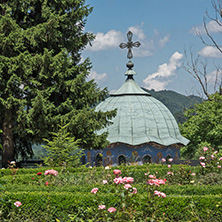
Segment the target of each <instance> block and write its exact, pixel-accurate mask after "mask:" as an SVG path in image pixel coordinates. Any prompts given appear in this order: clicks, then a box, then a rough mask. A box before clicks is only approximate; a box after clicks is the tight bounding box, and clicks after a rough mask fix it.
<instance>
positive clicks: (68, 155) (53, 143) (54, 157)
mask: <svg viewBox="0 0 222 222" xmlns="http://www.w3.org/2000/svg"><path fill="white" fill-rule="evenodd" d="M67 127H68V124H67V125H65V126H60V129H59V131H58V132H56V133H55V132H52V135H53V136H52V140H48V139H44V141H45V142H46V145H44V146H43V147H44V148H45V150H46V151H47V155H46V156H45V157H44V163H45V164H47V165H49V166H52V167H55V166H72V167H76V166H78V165H80V159H81V157H82V155H83V153H82V152H83V151H82V149H81V148H80V147H79V142H80V140H75V138H74V137H70V136H69V135H70V133H69V132H67Z"/></svg>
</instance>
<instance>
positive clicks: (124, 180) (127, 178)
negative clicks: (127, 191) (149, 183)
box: [123, 177, 134, 183]
mask: <svg viewBox="0 0 222 222" xmlns="http://www.w3.org/2000/svg"><path fill="white" fill-rule="evenodd" d="M133 182H134V179H133V178H132V177H123V183H133Z"/></svg>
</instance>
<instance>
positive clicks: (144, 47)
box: [128, 23, 154, 57]
mask: <svg viewBox="0 0 222 222" xmlns="http://www.w3.org/2000/svg"><path fill="white" fill-rule="evenodd" d="M142 27H143V23H142V24H141V25H139V26H138V25H136V26H131V27H129V29H128V30H129V31H131V32H132V33H133V35H135V36H136V38H134V39H133V41H139V42H140V43H141V45H140V47H139V50H137V49H135V48H134V49H133V56H134V57H148V56H151V55H153V50H154V41H153V40H147V38H146V35H145V34H144V31H143V29H142Z"/></svg>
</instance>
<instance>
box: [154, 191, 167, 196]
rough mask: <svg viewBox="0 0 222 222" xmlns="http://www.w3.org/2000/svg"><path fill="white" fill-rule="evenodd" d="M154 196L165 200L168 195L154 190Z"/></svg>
mask: <svg viewBox="0 0 222 222" xmlns="http://www.w3.org/2000/svg"><path fill="white" fill-rule="evenodd" d="M154 194H155V195H157V196H158V197H163V198H165V197H166V194H165V193H162V192H160V191H158V190H154Z"/></svg>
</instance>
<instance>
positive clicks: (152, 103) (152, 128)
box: [96, 76, 189, 146]
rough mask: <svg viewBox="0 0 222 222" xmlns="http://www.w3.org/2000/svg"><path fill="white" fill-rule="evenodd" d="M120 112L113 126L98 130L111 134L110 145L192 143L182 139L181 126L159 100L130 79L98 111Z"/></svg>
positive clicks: (99, 106) (97, 108) (109, 137)
mask: <svg viewBox="0 0 222 222" xmlns="http://www.w3.org/2000/svg"><path fill="white" fill-rule="evenodd" d="M114 109H117V115H116V116H115V117H114V118H113V119H112V122H113V124H110V125H109V126H108V127H106V128H104V129H102V130H100V131H98V132H97V133H98V134H102V133H103V132H107V131H108V133H109V135H108V138H107V139H108V141H110V143H125V144H129V145H132V146H136V145H140V144H145V143H149V142H155V143H158V144H160V145H164V146H169V145H172V144H183V145H187V144H188V142H189V140H187V139H186V138H184V137H182V136H181V134H180V131H179V127H178V124H177V122H176V120H175V118H174V116H173V115H172V114H171V112H170V111H169V110H168V109H167V107H166V106H165V105H163V104H162V103H161V102H160V101H158V100H157V99H155V98H153V97H152V96H151V95H150V94H149V93H147V92H145V91H144V90H142V89H141V88H140V87H139V86H138V85H137V83H136V82H135V81H134V80H133V78H132V76H131V78H129V77H128V79H127V80H126V81H125V83H124V84H123V85H122V86H121V88H120V89H119V90H117V91H116V92H115V93H113V94H110V97H108V98H107V99H106V100H105V101H103V102H101V103H100V104H99V105H98V106H97V107H96V111H104V112H105V111H110V110H114Z"/></svg>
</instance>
